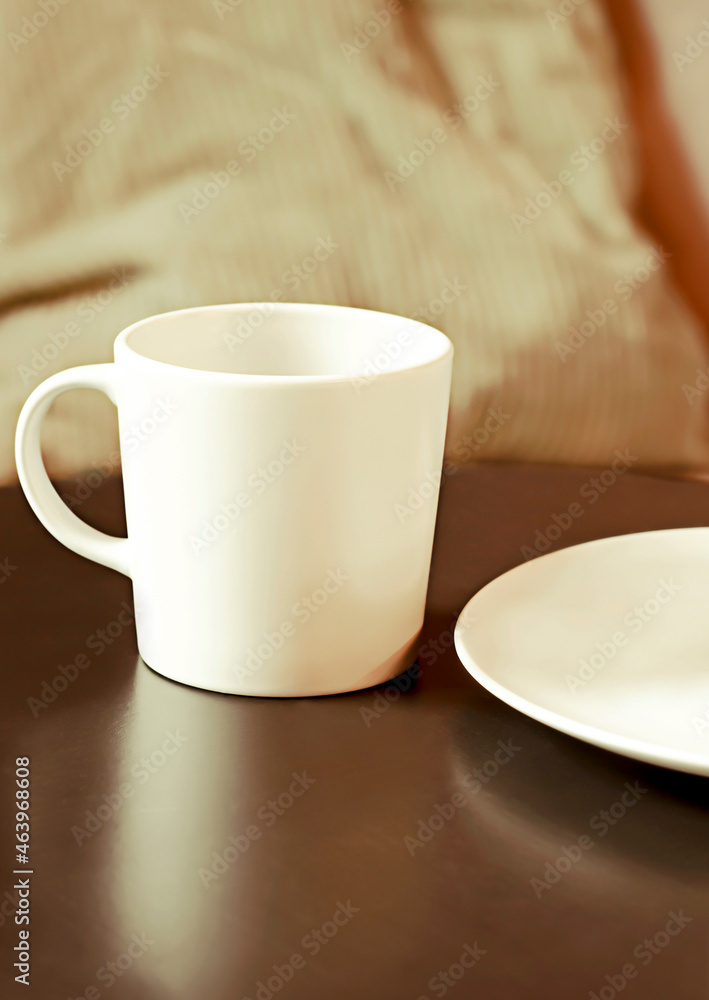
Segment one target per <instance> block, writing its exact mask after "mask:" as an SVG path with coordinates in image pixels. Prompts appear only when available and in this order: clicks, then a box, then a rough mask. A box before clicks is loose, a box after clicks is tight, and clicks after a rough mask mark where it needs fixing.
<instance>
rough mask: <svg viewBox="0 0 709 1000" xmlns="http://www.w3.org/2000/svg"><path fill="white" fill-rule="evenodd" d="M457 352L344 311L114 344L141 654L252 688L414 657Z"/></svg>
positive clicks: (250, 313) (229, 309)
mask: <svg viewBox="0 0 709 1000" xmlns="http://www.w3.org/2000/svg"><path fill="white" fill-rule="evenodd" d="M452 353H453V351H452V346H451V344H450V342H449V341H448V339H447V338H446V337H445V336H444V335H443V334H441V333H440V332H439V331H437V330H434V329H432V328H431V327H427V326H425V325H424V324H421V323H418V322H416V321H414V320H407V319H402V318H401V317H396V316H390V315H386V314H383V313H376V312H370V311H367V310H360V309H351V308H345V307H335V306H313V305H290V304H277V305H273V304H270V303H268V304H263V305H233V306H210V307H205V308H198V309H190V310H182V311H179V312H175V313H166V314H164V315H161V316H156V317H151V318H150V319H147V320H143V321H141V322H139V323H136V324H135V325H133V326H132V327H129V328H128V329H127V330H125V331H124V332H123V333H122V334H121V335H120V336H119V337H118V339H117V341H116V344H115V363H116V373H115V374H116V377H115V382H114V401H115V402H116V405H117V407H118V419H119V428H120V437H121V452H122V462H123V477H124V489H125V502H126V518H127V524H128V540H129V545H130V562H131V576H132V579H133V585H134V593H135V608H136V628H137V633H138V646H139V650H140V654H141V656H142V658H143V659H144V661H145V662H146V663H147V664H148V665H149V666H150V667H152V668H153V669H154V670H156V671H158V672H159V673H161V674H164V675H165V676H166V677H170V678H173V679H174V680H177V681H180V682H182V683H185V684H191V685H195V686H198V687H202V688H208V689H211V690H214V691H223V692H230V693H236V694H248V695H271V696H274V695H276V696H299V695H318V694H330V693H334V692H341V691H349V690H353V689H357V688H363V687H368V686H370V685H374V684H378V683H380V682H382V681H384V680H387V679H389V678H390V677H393V676H395V675H396V674H398V673H400V672H401V671H402V670H403V669H405V668H406V667H407V666H408V665H409V664H410V663H411V662H412V661H413V659H414V658H415V643H416V639H417V636H418V633H419V630H420V628H421V624H422V621H423V614H424V604H425V598H426V589H427V582H428V573H429V565H430V559H431V549H432V544H433V532H434V524H435V517H436V507H437V499H438V487H439V483H440V474H441V465H442V460H443V446H444V438H445V430H446V419H447V410H448V400H449V391H450V379H451V363H452Z"/></svg>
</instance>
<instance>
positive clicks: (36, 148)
mask: <svg viewBox="0 0 709 1000" xmlns="http://www.w3.org/2000/svg"><path fill="white" fill-rule="evenodd" d="M557 6H560V5H556V4H549V5H547V3H545V2H541V0H509V2H507V3H504V4H501V3H499V2H497V0H431V2H430V3H429V4H428V5H427V6H426V7H423V6H419V5H417V4H412V5H410V6H409V7H408V8H407V10H405V11H404V12H402V13H397V14H395V15H393V16H392V17H391V22H390V23H389V24H388V25H386V27H381V28H380V30H379V32H378V34H377V37H375V38H373V39H372V40H371V42H370V43H369V44H365V42H366V39H367V35H366V28H367V24H368V22H369V30H370V31H372V33H376V31H377V27H378V26H377V25H376V24H374V25H372V24H371V18H372V11H373V10H374V11H378V10H382V9H383V8H384V7H385V3H383V2H381V0H377V3H376V4H374V5H373V4H372V3H371V2H369V0H367V2H365V0H351V2H347V3H344V2H343V3H332V2H331V0H297V2H296V0H290V2H289V3H282V2H276V0H241V2H238V0H224V2H221V0H215V3H214V4H211V3H208V2H195V0H169V2H168V0H144V2H140V3H137V2H135V3H132V2H125V3H121V4H120V5H119V4H115V3H108V2H107V0H92V3H91V4H80V3H78V2H75V0H68V2H66V3H65V4H63V5H61V6H58V7H57V11H56V13H55V14H54V15H53V16H52V17H49V18H47V23H46V24H42V26H41V27H39V28H38V29H37V30H36V33H35V34H34V35H33V37H30V38H27V39H23V38H22V36H21V35H20V31H21V27H22V24H23V18H24V17H27V18H30V19H32V18H33V17H35V15H36V12H37V11H38V10H39V8H38V7H37V6H36V4H35V3H33V2H24V0H6V2H5V3H4V5H3V8H2V30H3V35H5V36H7V44H6V50H5V53H4V56H3V60H2V70H0V72H1V73H2V76H3V86H2V90H1V93H2V94H3V97H2V98H0V102H1V104H0V129H1V132H0V134H2V135H3V139H4V141H3V144H2V148H1V152H0V232H1V233H4V234H6V235H5V236H4V238H3V239H2V243H1V244H0V481H7V480H9V479H11V478H13V477H14V462H13V459H12V438H13V434H14V426H15V422H16V418H17V414H18V412H19V408H20V406H21V403H22V401H23V400H24V398H26V396H27V394H28V393H29V391H30V390H31V388H33V387H34V385H36V384H37V383H38V382H39V381H40V380H41V379H42V378H43V377H46V375H48V374H50V373H51V372H53V371H56V370H59V369H62V368H66V367H69V366H71V365H75V364H82V363H88V362H95V361H104V360H109V359H110V357H111V347H110V345H111V342H112V340H113V338H114V336H115V335H116V334H117V333H118V332H119V331H120V330H121V329H122V328H123V327H124V326H126V325H127V324H129V323H130V322H132V321H134V320H136V319H139V318H141V317H143V316H145V315H149V314H151V313H154V312H160V311H164V310H168V309H174V308H179V307H183V306H191V305H199V304H203V303H210V302H226V301H248V300H253V301H259V300H267V299H270V298H271V297H272V296H274V295H278V294H279V293H280V295H281V296H282V298H283V299H284V300H293V301H322V302H331V303H339V304H352V305H358V306H365V307H369V308H376V309H384V310H390V311H393V312H397V313H401V314H405V315H412V314H414V313H416V312H419V311H420V310H422V309H423V310H427V311H429V313H430V310H431V309H432V308H433V309H436V310H437V309H438V308H439V303H438V301H437V300H439V299H440V297H441V293H442V291H443V290H444V289H446V288H448V289H449V290H450V289H454V290H455V291H454V292H450V291H449V293H447V297H448V298H449V299H451V301H450V302H449V303H448V304H445V308H443V309H442V311H441V312H440V313H439V314H438V315H437V316H435V317H434V318H433V319H432V322H433V323H434V325H437V326H439V327H440V328H441V329H443V330H445V332H446V333H447V334H448V335H449V336H450V337H451V338H452V340H453V341H454V343H455V347H456V361H455V373H454V387H453V399H452V410H451V422H450V435H449V454H450V456H451V457H452V458H454V459H457V460H470V459H472V460H477V459H481V458H484V459H489V458H496V459H499V458H526V459H535V460H552V461H575V462H593V463H599V464H604V463H606V462H609V461H611V460H612V458H613V453H614V451H615V449H616V448H626V447H628V448H630V449H631V451H632V453H633V454H634V455H636V456H637V457H638V464H645V465H648V464H650V465H653V464H654V465H664V466H694V467H697V466H702V465H706V464H709V463H708V459H709V443H708V439H707V426H706V410H705V407H704V406H703V403H702V400H699V401H697V400H695V401H694V403H693V404H690V403H689V402H688V400H687V395H686V391H685V390H683V386H687V385H690V386H691V385H694V383H695V382H696V379H697V369H706V367H707V364H708V363H709V358H707V352H706V349H705V347H704V345H703V341H702V339H701V337H700V331H699V329H698V325H697V323H696V321H695V320H694V319H693V318H692V316H691V315H690V313H689V312H688V310H687V308H686V307H685V306H684V305H683V303H682V301H681V300H680V298H679V296H678V294H677V293H676V292H675V290H674V289H673V287H672V284H671V281H670V277H669V269H668V268H667V267H666V266H663V267H662V268H660V269H659V270H657V271H655V272H652V273H650V272H647V280H644V278H645V275H646V272H637V273H638V274H642V275H643V280H641V281H640V280H636V281H635V285H636V287H635V288H634V289H632V292H631V294H630V295H628V294H627V291H626V289H627V288H628V286H627V284H626V281H625V278H624V276H626V275H628V274H632V273H633V272H635V271H636V269H637V268H639V267H640V268H641V267H642V266H643V265H644V262H645V261H646V260H647V258H648V255H649V253H650V252H651V250H652V247H653V241H652V239H650V238H649V237H648V236H646V235H644V234H643V233H642V232H640V231H639V229H638V228H637V226H636V225H635V224H634V223H633V221H632V218H631V208H632V205H633V200H634V195H635V191H636V187H637V181H638V163H637V162H636V155H635V146H634V141H633V136H632V132H631V130H630V129H624V130H622V131H621V133H620V134H619V135H618V137H617V139H616V140H615V141H613V142H612V143H611V144H610V145H608V147H607V149H606V150H605V152H603V153H602V154H599V155H598V156H597V157H596V158H595V159H594V160H593V162H590V161H589V162H587V165H586V168H582V166H580V165H579V164H582V163H583V162H584V154H583V153H582V152H581V150H582V149H583V147H584V146H585V145H586V144H588V143H590V142H592V141H593V140H594V139H595V138H596V137H598V136H599V135H601V133H602V131H603V129H604V128H605V127H606V121H607V119H609V118H610V119H611V120H614V119H619V120H620V122H621V123H622V124H625V123H626V122H627V120H628V119H627V114H626V110H625V107H624V104H623V100H622V95H621V90H620V86H619V74H618V71H617V67H616V64H615V59H614V51H613V44H612V41H611V37H610V33H609V31H608V30H607V28H606V26H605V23H604V20H603V18H602V16H601V14H600V12H599V10H598V9H597V7H596V6H595V5H594V3H593V0H586V2H585V3H583V4H582V5H581V6H579V7H578V9H576V10H575V12H574V13H573V14H572V15H571V16H569V17H565V18H564V19H563V21H562V23H554V24H552V23H551V19H550V18H549V16H548V13H549V10H552V11H554V10H556V9H557ZM382 19H383V20H385V19H386V18H384V17H383V18H382ZM35 21H36V18H35ZM39 21H40V22H42V21H43V18H41V17H40V18H39ZM358 28H359V29H361V31H362V32H365V33H363V34H360V35H357V34H356V32H357V29H358ZM25 30H26V33H27V34H31V33H32V25H31V21H30V27H29V28H26V29H25ZM18 37H19V38H20V39H21V41H18V40H17V39H18ZM357 39H359V41H360V44H362V45H363V47H362V48H361V49H356V48H355V50H354V53H353V51H352V48H348V47H347V46H351V47H352V46H354V43H355V41H356V40H357ZM150 67H152V68H153V70H154V71H155V67H160V71H159V72H158V71H156V72H157V75H158V76H159V75H160V72H162V73H163V74H168V75H167V76H166V78H165V79H164V80H162V82H160V83H159V85H157V86H156V87H155V89H153V90H150V91H147V92H143V96H144V99H140V100H138V99H133V98H131V99H130V100H131V101H132V102H133V104H134V106H133V107H129V106H128V104H127V103H126V101H125V100H124V99H123V98H122V96H121V95H123V94H125V93H126V92H130V91H131V89H132V88H134V87H136V86H138V85H140V83H141V79H142V78H143V77H144V76H145V75H146V72H147V70H148V68H150ZM481 81H488V85H487V88H488V92H487V96H486V98H485V99H484V100H481V101H480V102H479V106H478V107H477V109H476V110H474V111H473V113H471V114H470V116H469V117H468V118H467V119H466V120H465V121H460V122H459V124H458V125H457V127H456V122H457V119H456V116H455V111H453V110H451V109H452V107H453V102H454V101H459V102H460V101H463V100H464V99H465V98H466V97H469V96H470V95H475V93H476V88H478V95H481V94H482V93H483V92H484V90H485V88H484V87H483V88H482V89H481ZM490 81H492V83H493V84H494V88H493V89H491V87H490ZM135 94H137V96H138V98H139V97H140V94H141V92H140V91H136V92H135ZM474 104H475V98H474V97H472V98H471V100H470V102H469V106H471V107H472V106H474ZM278 110H280V111H281V112H282V113H284V114H285V116H286V117H287V116H294V117H293V118H292V120H291V121H289V123H288V124H287V125H286V126H285V127H284V128H283V129H282V131H280V132H273V133H271V139H270V141H265V139H266V138H267V137H268V132H262V133H261V135H262V140H257V141H258V142H259V143H260V145H261V148H260V150H256V151H255V152H254V150H255V147H254V146H253V145H250V140H249V136H250V135H251V134H258V133H259V130H263V129H266V130H267V129H268V128H269V122H271V121H272V119H274V114H275V111H278ZM106 120H108V124H109V125H111V126H112V130H111V131H110V133H108V134H105V135H101V136H99V138H100V143H99V145H97V146H96V147H95V148H94V147H93V146H92V147H91V149H90V152H89V155H87V156H85V157H80V158H79V161H78V165H76V166H73V167H72V168H71V171H70V172H66V173H62V172H61V171H59V172H60V173H62V177H61V180H60V179H59V178H58V177H57V167H56V166H54V167H53V165H52V164H53V163H54V164H57V163H61V162H65V161H66V160H67V156H68V150H67V148H66V147H67V146H69V147H72V148H75V147H76V146H77V143H78V142H79V140H81V139H82V138H83V136H82V130H84V129H86V130H89V132H90V133H91V130H96V129H99V132H100V123H101V122H102V121H103V122H106ZM435 129H440V130H442V133H443V134H444V135H445V137H446V138H445V140H444V141H442V142H440V143H434V151H433V153H432V154H431V155H430V156H427V157H426V158H425V159H424V162H422V163H421V165H420V166H417V167H416V169H415V170H413V171H412V172H411V176H408V177H407V178H406V179H405V180H402V182H401V183H393V182H392V180H391V176H389V182H387V174H389V175H392V174H394V173H395V172H396V171H397V165H398V164H400V160H399V158H400V157H402V156H405V157H409V156H410V154H411V153H412V151H414V150H415V149H416V148H417V146H416V144H417V141H419V142H424V144H425V141H426V140H429V139H430V137H431V135H432V133H433V131H434V130H435ZM93 134H94V136H96V133H95V132H94V133H93ZM244 143H246V145H244ZM426 148H429V146H426ZM252 153H253V155H252ZM230 161H234V162H235V163H237V164H238V165H239V166H240V168H241V169H240V173H239V175H238V176H237V177H234V178H233V179H231V180H230V181H229V183H228V184H226V186H225V187H224V189H223V190H221V191H220V193H219V194H218V196H217V197H214V198H209V197H207V195H205V194H204V188H205V184H207V183H208V182H209V181H210V173H211V172H212V171H224V170H225V169H226V166H227V164H228V163H229V162H230ZM69 162H71V163H75V162H76V160H70V161H69ZM565 169H568V170H570V171H571V174H572V178H573V180H572V183H571V184H570V185H569V186H568V187H565V188H564V189H563V191H562V193H561V194H560V195H559V197H556V198H554V199H553V200H552V203H551V204H550V206H549V207H547V208H545V209H544V210H543V211H541V212H540V213H539V218H537V219H536V220H535V221H534V222H533V223H532V224H530V225H525V226H524V228H523V229H522V231H521V232H520V231H518V230H519V229H520V225H519V220H518V224H517V225H515V223H514V220H513V216H514V215H518V216H519V215H520V214H521V213H522V212H523V211H524V209H525V204H526V203H527V199H528V198H532V199H536V198H537V197H538V195H539V194H540V192H542V191H543V186H544V184H545V182H550V181H552V180H554V179H555V178H556V177H557V176H558V175H559V173H560V171H562V170H565ZM195 189H198V190H197V191H195ZM210 190H213V189H211V188H210ZM200 194H201V195H202V200H201V202H200V201H199V195H200ZM195 197H197V199H198V201H197V202H196V203H197V204H206V207H205V208H203V209H201V210H200V211H199V213H198V214H197V215H196V216H191V214H190V213H189V212H188V211H187V209H186V207H185V206H189V205H190V204H192V203H193V201H194V199H195ZM186 216H189V218H186ZM319 240H322V241H324V242H325V243H326V244H327V243H328V241H331V243H336V244H337V246H336V248H335V249H333V250H332V251H331V252H329V255H328V256H327V259H326V260H324V261H323V262H322V263H320V264H319V266H318V268H317V270H316V271H315V272H314V273H312V274H310V275H307V276H305V277H304V280H299V279H298V278H297V274H296V273H295V272H294V270H293V269H294V268H295V267H297V266H299V264H300V263H301V262H302V261H304V260H305V259H306V258H307V257H308V256H309V255H310V254H311V253H312V250H313V248H314V247H315V246H316V244H317V243H318V241H319ZM321 255H322V254H321ZM114 269H117V272H118V275H119V276H120V275H123V277H119V278H118V279H117V280H113V279H115V278H116V275H115V272H114ZM122 269H126V270H125V271H124V270H122ZM128 278H129V279H130V280H128ZM112 281H113V290H110V283H111V282H112ZM619 282H620V284H618V283H619ZM461 286H464V287H463V288H462V290H461ZM97 295H100V301H97V300H96V298H95V297H96V296H97ZM608 302H612V303H613V304H614V305H615V306H616V307H617V309H616V311H615V313H614V314H613V315H608V316H607V318H606V319H605V320H604V322H603V325H602V326H600V327H599V328H594V329H593V333H592V336H590V337H589V338H588V339H587V340H582V346H581V348H580V349H578V350H575V351H573V352H572V353H570V354H568V355H567V356H566V357H565V360H562V359H561V358H560V357H559V349H558V344H559V343H567V344H568V343H569V338H570V333H569V329H570V327H572V326H578V325H579V323H581V322H582V321H584V320H585V319H587V311H589V310H590V311H591V313H592V314H594V315H596V316H598V315H599V310H601V312H603V310H604V303H608ZM440 304H441V306H443V303H442V302H441V303H440ZM99 306H100V309H99ZM67 324H70V325H69V326H67ZM72 324H73V325H72ZM62 334H64V337H63V336H62ZM52 338H53V339H52ZM34 352H38V353H34ZM33 361H34V368H35V369H37V371H33V370H32V365H33ZM42 362H46V364H45V366H44V367H41V365H42ZM40 368H41V370H40ZM489 408H493V409H494V410H495V411H496V412H498V413H502V414H504V419H502V420H498V423H500V424H501V426H500V427H499V428H498V429H496V430H494V431H493V432H489V431H486V430H485V420H486V419H487V414H488V410H489ZM490 426H491V424H490V423H489V422H488V427H490ZM466 435H469V436H470V435H474V441H473V444H474V447H473V446H472V445H471V444H470V443H468V444H467V446H466V444H465V436H466ZM116 447H117V438H116V423H115V414H114V411H113V408H112V406H111V405H110V404H109V403H108V402H107V401H106V400H104V399H102V398H100V397H99V395H98V394H96V393H89V392H82V393H72V394H68V395H66V396H64V397H62V399H61V400H60V401H59V402H58V403H57V404H56V405H55V407H54V408H53V410H52V412H51V414H50V417H49V418H48V420H47V422H46V455H47V462H48V465H49V467H50V470H51V471H53V472H54V473H62V474H69V473H72V472H75V471H77V470H80V469H82V468H90V467H91V466H92V465H94V464H98V463H100V462H105V461H106V459H107V456H109V455H110V454H111V453H112V452H114V451H115V449H116Z"/></svg>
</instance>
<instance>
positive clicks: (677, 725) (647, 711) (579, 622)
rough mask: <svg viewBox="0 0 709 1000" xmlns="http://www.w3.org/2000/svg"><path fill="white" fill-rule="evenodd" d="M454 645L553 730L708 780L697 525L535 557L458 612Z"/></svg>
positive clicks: (708, 544) (703, 586)
mask: <svg viewBox="0 0 709 1000" xmlns="http://www.w3.org/2000/svg"><path fill="white" fill-rule="evenodd" d="M455 645H456V650H457V651H458V655H459V657H460V658H461V660H462V661H463V663H464V665H465V667H466V668H467V670H468V671H469V672H470V673H471V674H472V675H473V677H474V678H475V679H476V680H477V681H479V683H480V684H482V685H483V687H485V688H487V689H488V691H491V692H492V693H493V694H495V695H497V697H498V698H501V699H502V700H503V701H505V702H507V704H508V705H511V706H512V707H513V708H516V709H518V710H519V711H520V712H524V713H525V714H526V715H529V716H531V717H532V718H533V719H537V720H539V722H544V723H545V724H546V725H548V726H552V727H553V728H554V729H558V730H560V731H561V732H563V733H568V734H569V735H571V736H576V737H577V738H578V739H581V740H585V741H586V742H588V743H593V744H595V745H596V746H600V747H605V748H606V749H608V750H614V751H616V752H617V753H620V754H624V755H625V756H627V757H635V758H637V759H638V760H643V761H648V762H650V763H652V764H660V765H662V766H664V767H671V768H675V769H676V770H680V771H689V772H692V773H694V774H703V775H709V528H682V529H678V530H673V531H648V532H642V533H639V534H634V535H622V536H619V537H617V538H605V539H602V540H601V541H597V542H587V543H586V544H584V545H576V546H573V547H572V548H568V549H563V550H561V551H559V552H554V553H551V554H550V555H546V556H541V557H540V558H538V559H534V560H532V561H531V562H528V563H525V564H524V565H522V566H517V567H516V568H515V569H513V570H510V571H509V572H508V573H505V574H504V575H503V576H500V577H498V578H497V579H496V580H493V582H492V583H490V584H488V585H487V586H486V587H484V588H483V589H482V590H481V591H480V592H479V593H477V594H476V595H475V597H473V598H472V600H471V601H469V602H468V604H467V605H466V607H465V609H464V611H463V613H462V614H461V616H460V618H459V619H458V623H457V625H456V629H455Z"/></svg>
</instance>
